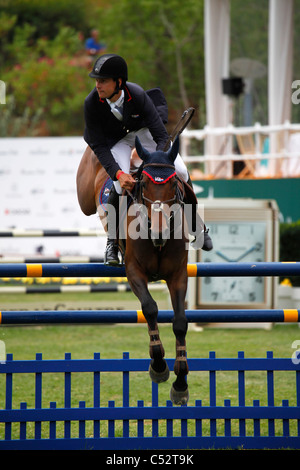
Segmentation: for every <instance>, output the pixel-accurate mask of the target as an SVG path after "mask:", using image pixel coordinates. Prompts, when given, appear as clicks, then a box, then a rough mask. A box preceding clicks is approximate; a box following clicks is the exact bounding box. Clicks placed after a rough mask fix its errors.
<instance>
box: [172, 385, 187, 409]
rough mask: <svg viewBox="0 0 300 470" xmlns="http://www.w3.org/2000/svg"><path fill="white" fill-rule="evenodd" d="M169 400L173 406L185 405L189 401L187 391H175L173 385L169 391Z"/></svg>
mask: <svg viewBox="0 0 300 470" xmlns="http://www.w3.org/2000/svg"><path fill="white" fill-rule="evenodd" d="M170 398H171V401H172V403H173V405H186V404H187V402H188V401H189V389H188V388H186V390H184V391H183V392H179V391H177V390H175V388H174V384H173V385H172V387H171V390H170Z"/></svg>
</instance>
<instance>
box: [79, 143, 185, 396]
mask: <svg viewBox="0 0 300 470" xmlns="http://www.w3.org/2000/svg"><path fill="white" fill-rule="evenodd" d="M135 146H136V152H137V155H138V157H139V159H140V161H142V165H141V166H140V168H139V170H138V172H137V176H136V180H137V181H136V185H135V188H134V190H133V193H129V195H128V197H127V198H126V199H129V201H130V203H129V205H128V207H127V208H126V216H125V219H123V220H122V221H121V222H120V223H121V224H123V226H124V227H123V232H122V233H123V235H124V238H125V240H124V239H122V238H120V240H119V242H120V247H121V249H122V250H123V251H124V262H125V270H126V276H127V279H128V282H129V285H130V287H131V289H132V291H133V293H134V294H135V295H136V297H137V298H138V299H139V301H140V304H141V309H142V312H143V315H144V317H145V319H146V322H147V324H148V334H149V355H150V358H151V361H150V366H149V374H150V378H151V380H152V381H154V382H156V383H161V382H165V381H167V380H168V378H169V375H170V371H169V368H168V365H167V362H166V360H165V359H164V356H165V351H164V347H163V344H162V341H161V339H160V335H159V328H158V323H157V318H158V306H157V303H156V302H155V300H154V299H153V298H152V296H151V294H150V292H149V289H148V283H149V282H152V281H156V280H165V281H166V284H167V286H168V289H169V293H170V297H171V301H172V306H173V311H174V317H173V332H174V335H175V338H176V343H175V350H176V358H175V363H174V373H175V375H176V380H175V381H174V382H173V384H172V386H171V390H170V398H171V401H172V402H173V404H175V405H183V404H186V403H187V402H188V399H189V392H188V384H187V380H186V376H187V374H188V372H189V369H188V363H187V355H186V334H187V328H188V322H187V319H186V316H185V308H184V306H185V296H186V290H187V280H188V277H187V262H188V249H187V246H188V237H187V236H186V233H187V231H186V226H185V219H184V210H183V207H184V204H183V200H184V194H185V184H184V183H183V182H182V181H181V180H179V178H178V177H177V175H176V172H175V166H174V161H175V158H176V156H177V154H178V150H179V139H178V138H177V139H176V140H175V141H174V143H173V145H172V147H171V148H170V149H169V150H168V151H167V152H162V151H156V152H153V153H150V152H148V151H147V150H146V149H145V148H143V146H142V145H141V142H140V141H139V139H138V138H136V142H135ZM105 177H107V175H106V172H103V168H102V167H101V165H100V163H99V162H98V160H97V158H96V156H95V155H93V152H92V151H91V150H90V149H89V148H88V149H87V150H86V152H85V154H84V156H83V159H82V161H81V163H80V166H79V169H78V173H77V193H78V200H79V203H80V207H81V209H82V210H83V212H84V213H85V214H86V215H90V214H92V213H95V209H96V208H98V209H99V192H100V191H101V188H102V185H103V181H104V180H105ZM85 189H86V190H85ZM102 216H103V214H102ZM100 217H101V215H100ZM102 221H103V220H102ZM116 269H117V268H116Z"/></svg>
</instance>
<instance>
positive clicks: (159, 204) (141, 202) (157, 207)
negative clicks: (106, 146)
mask: <svg viewBox="0 0 300 470" xmlns="http://www.w3.org/2000/svg"><path fill="white" fill-rule="evenodd" d="M147 167H157V168H171V169H173V170H174V171H175V166H174V165H170V164H166V163H147V164H146V165H142V168H140V169H139V171H138V173H137V177H136V181H137V184H138V188H137V192H136V196H133V195H132V194H131V193H129V195H130V196H131V198H132V200H133V202H134V203H135V204H137V207H138V211H137V216H139V217H141V216H142V215H143V214H144V215H145V211H143V210H142V209H143V207H144V208H147V205H146V204H145V202H148V203H149V204H151V209H152V211H153V212H155V213H161V214H162V216H163V217H164V218H165V220H166V222H167V224H168V226H169V225H170V224H171V221H172V220H173V219H174V218H175V215H176V214H177V212H178V211H179V210H181V208H182V207H183V205H184V203H183V198H184V194H183V190H182V189H180V187H179V184H178V183H179V179H178V177H177V176H176V175H174V176H173V177H172V178H174V181H175V191H174V196H173V197H171V198H170V199H166V200H164V201H161V200H159V199H156V200H155V201H153V200H151V199H149V198H148V197H147V196H145V194H144V185H143V182H142V171H143V170H144V169H145V168H147ZM154 184H155V183H154ZM160 184H165V183H160ZM172 202H173V203H174V204H177V206H176V207H175V210H173V211H171V213H170V211H168V213H167V211H166V210H165V207H164V206H165V205H166V204H169V203H172ZM168 207H169V206H168ZM147 219H148V230H150V225H151V220H150V219H149V217H148V215H147Z"/></svg>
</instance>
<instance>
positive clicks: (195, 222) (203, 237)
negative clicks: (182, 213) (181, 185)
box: [174, 155, 213, 251]
mask: <svg viewBox="0 0 300 470" xmlns="http://www.w3.org/2000/svg"><path fill="white" fill-rule="evenodd" d="M174 164H175V169H176V173H177V175H178V176H179V178H181V179H183V180H184V181H185V182H186V183H187V184H188V185H189V186H190V187H191V188H192V190H193V191H194V189H193V183H192V181H191V178H190V175H189V173H188V171H187V168H186V166H185V163H184V161H183V159H182V158H181V156H180V155H178V156H177V158H176V159H175V162H174ZM188 229H189V233H190V234H196V236H195V239H194V240H193V241H192V243H191V245H192V246H193V247H194V248H195V249H199V248H202V250H204V251H210V250H212V248H213V244H212V240H211V238H210V236H209V235H208V229H207V228H206V226H205V223H204V222H203V220H202V219H201V217H200V215H199V213H198V204H196V203H195V204H193V206H192V215H191V217H190V220H189V218H188Z"/></svg>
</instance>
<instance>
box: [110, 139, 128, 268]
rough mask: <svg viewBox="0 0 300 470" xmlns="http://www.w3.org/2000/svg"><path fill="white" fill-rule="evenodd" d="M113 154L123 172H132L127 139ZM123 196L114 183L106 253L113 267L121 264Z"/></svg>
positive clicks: (118, 186)
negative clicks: (118, 234) (119, 228)
mask: <svg viewBox="0 0 300 470" xmlns="http://www.w3.org/2000/svg"><path fill="white" fill-rule="evenodd" d="M111 153H112V155H113V157H114V159H115V160H116V162H117V163H118V164H119V166H120V168H121V170H122V171H124V172H125V173H129V171H130V155H131V146H130V144H129V142H128V141H127V140H126V138H125V139H122V140H120V141H119V142H118V143H117V144H116V145H115V146H114V147H112V148H111ZM121 194H122V188H121V186H120V183H119V182H118V181H114V182H113V186H112V188H111V190H110V193H109V197H108V201H107V212H106V217H107V234H108V237H107V244H106V249H105V253H104V263H105V264H109V265H112V266H116V265H118V264H119V256H118V253H119V248H118V241H117V230H118V226H119V199H120V196H121Z"/></svg>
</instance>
